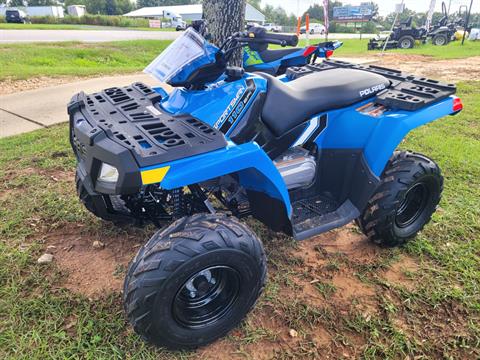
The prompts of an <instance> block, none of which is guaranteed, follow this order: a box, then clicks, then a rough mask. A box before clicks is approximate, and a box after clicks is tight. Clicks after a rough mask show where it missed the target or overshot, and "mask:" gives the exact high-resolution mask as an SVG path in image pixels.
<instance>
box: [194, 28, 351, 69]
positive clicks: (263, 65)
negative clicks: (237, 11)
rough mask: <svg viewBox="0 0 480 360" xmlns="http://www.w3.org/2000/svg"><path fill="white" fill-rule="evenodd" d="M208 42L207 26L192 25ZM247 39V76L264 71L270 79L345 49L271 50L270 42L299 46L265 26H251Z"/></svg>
mask: <svg viewBox="0 0 480 360" xmlns="http://www.w3.org/2000/svg"><path fill="white" fill-rule="evenodd" d="M190 27H192V28H193V29H195V30H196V31H197V32H198V33H200V34H201V35H202V36H203V37H204V38H205V39H209V37H210V34H209V32H208V27H207V22H206V21H205V20H203V19H202V20H195V21H193V22H192V24H191V25H190ZM247 30H248V32H247V34H248V37H250V38H251V39H250V41H249V44H248V46H245V47H244V51H243V68H244V69H245V71H247V72H250V73H251V72H257V71H261V72H264V73H267V74H270V75H274V76H278V75H283V74H285V71H286V70H287V69H288V68H289V67H292V66H304V65H307V64H315V62H316V61H317V59H318V58H325V59H328V58H330V57H331V56H332V55H333V52H334V51H335V50H336V49H338V48H339V47H340V46H342V45H343V43H342V42H340V41H326V42H323V43H319V44H317V45H312V46H307V47H305V48H297V47H293V48H288V49H275V50H271V49H268V44H269V43H270V41H271V40H274V41H277V43H278V44H280V45H281V46H282V47H286V46H297V44H298V36H297V35H280V36H277V35H276V34H272V33H268V32H267V31H266V29H265V27H263V26H249V27H248V29H247Z"/></svg>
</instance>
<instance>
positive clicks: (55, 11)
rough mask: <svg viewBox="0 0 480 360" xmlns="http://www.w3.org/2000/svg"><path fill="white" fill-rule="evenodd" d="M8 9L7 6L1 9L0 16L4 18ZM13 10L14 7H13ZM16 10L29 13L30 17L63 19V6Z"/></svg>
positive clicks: (32, 7) (31, 7) (20, 8)
mask: <svg viewBox="0 0 480 360" xmlns="http://www.w3.org/2000/svg"><path fill="white" fill-rule="evenodd" d="M7 9H10V8H9V7H8V8H7V7H6V6H4V7H0V15H1V16H4V15H5V11H6V10H7ZM12 9H13V7H12ZM15 9H19V10H23V11H25V12H26V13H27V15H28V16H53V17H58V18H63V17H64V13H63V6H27V7H22V6H20V7H15Z"/></svg>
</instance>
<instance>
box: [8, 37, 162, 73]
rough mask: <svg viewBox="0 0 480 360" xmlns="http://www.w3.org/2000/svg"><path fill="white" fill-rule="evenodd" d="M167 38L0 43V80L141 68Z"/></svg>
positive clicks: (159, 49)
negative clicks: (96, 41)
mask: <svg viewBox="0 0 480 360" xmlns="http://www.w3.org/2000/svg"><path fill="white" fill-rule="evenodd" d="M169 43H170V41H164V40H132V41H118V42H110V43H100V44H98V43H80V42H62V43H34V44H21V45H19V44H7V45H0V81H1V80H3V79H6V78H10V79H13V80H16V79H28V78H30V77H39V76H94V75H108V74H119V73H122V74H124V73H128V72H135V71H140V70H142V69H143V68H144V67H145V66H146V65H147V64H148V63H149V62H150V61H152V60H153V59H154V58H155V57H156V56H157V55H158V54H159V53H160V52H162V51H163V49H165V47H167V46H168V44H169Z"/></svg>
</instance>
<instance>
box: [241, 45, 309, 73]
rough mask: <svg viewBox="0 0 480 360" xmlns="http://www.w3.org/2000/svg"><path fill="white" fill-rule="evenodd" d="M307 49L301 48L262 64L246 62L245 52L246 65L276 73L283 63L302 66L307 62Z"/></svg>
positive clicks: (256, 69)
mask: <svg viewBox="0 0 480 360" xmlns="http://www.w3.org/2000/svg"><path fill="white" fill-rule="evenodd" d="M304 51H305V49H299V50H298V51H295V52H293V53H291V54H288V55H286V56H284V57H282V58H280V59H278V60H274V61H270V62H264V63H261V64H254V65H248V64H246V62H245V61H246V58H245V57H246V54H244V64H243V65H244V67H247V66H248V67H249V68H250V69H253V70H255V71H266V70H270V72H271V73H276V72H277V70H278V68H279V67H280V66H281V65H285V66H302V65H305V64H306V63H307V58H306V57H305V56H303V53H304Z"/></svg>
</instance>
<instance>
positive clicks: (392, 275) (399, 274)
mask: <svg viewBox="0 0 480 360" xmlns="http://www.w3.org/2000/svg"><path fill="white" fill-rule="evenodd" d="M419 268H420V267H419V265H418V264H417V263H416V262H415V260H414V259H413V258H411V257H410V256H407V255H402V256H401V257H400V260H399V261H397V262H396V263H394V264H393V265H392V266H390V268H389V269H388V270H387V271H385V272H384V273H383V274H382V277H383V278H385V280H387V282H389V283H391V284H393V285H400V286H404V287H406V288H407V289H409V290H411V289H412V288H413V287H414V286H413V285H414V282H413V279H412V278H411V277H409V276H407V274H406V273H416V272H417V271H418V269H419Z"/></svg>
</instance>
